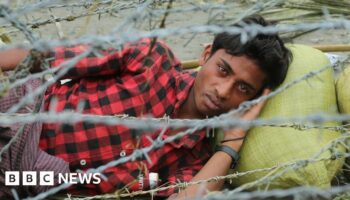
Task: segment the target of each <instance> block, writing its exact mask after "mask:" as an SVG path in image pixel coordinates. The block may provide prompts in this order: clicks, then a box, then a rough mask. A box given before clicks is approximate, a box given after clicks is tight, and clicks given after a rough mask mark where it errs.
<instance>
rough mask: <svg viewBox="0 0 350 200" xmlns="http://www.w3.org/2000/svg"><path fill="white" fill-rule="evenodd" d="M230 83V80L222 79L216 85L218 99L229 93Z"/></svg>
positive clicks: (223, 98)
mask: <svg viewBox="0 0 350 200" xmlns="http://www.w3.org/2000/svg"><path fill="white" fill-rule="evenodd" d="M231 85H232V84H231V83H230V81H222V82H221V83H220V84H218V85H217V87H216V91H217V97H218V98H219V99H220V100H226V99H228V98H229V96H230V95H231V92H232V91H231Z"/></svg>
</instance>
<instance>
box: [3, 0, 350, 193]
mask: <svg viewBox="0 0 350 200" xmlns="http://www.w3.org/2000/svg"><path fill="white" fill-rule="evenodd" d="M53 2H54V3H53ZM53 2H50V1H42V2H39V3H36V4H32V5H31V6H28V7H27V6H24V7H22V8H20V9H17V10H12V9H10V8H9V7H7V6H5V5H1V6H0V17H2V18H4V19H6V20H7V21H9V22H11V24H12V25H11V26H13V27H15V28H17V29H18V30H19V31H20V32H22V33H24V35H25V37H26V38H27V39H28V40H29V41H30V44H20V45H18V44H17V45H7V46H5V47H1V48H0V49H11V48H16V47H25V48H32V49H38V50H42V51H44V50H48V49H52V48H54V47H56V46H61V45H65V46H68V45H76V44H81V43H84V44H91V46H90V48H89V49H87V50H86V51H85V52H83V53H82V54H80V55H78V56H76V57H74V58H72V59H70V60H67V61H66V62H64V63H62V64H61V65H60V66H59V67H58V68H55V69H49V68H48V67H46V68H47V69H45V70H44V71H43V72H41V73H37V74H31V75H29V74H20V76H19V77H23V78H16V79H15V80H11V81H10V83H9V85H6V87H7V89H8V88H14V87H17V86H19V85H21V84H23V83H25V82H26V81H28V80H30V79H36V78H42V77H43V76H44V75H46V74H53V78H52V79H50V80H48V81H46V82H44V83H43V85H41V86H40V87H39V88H37V89H35V90H33V91H32V92H31V93H29V94H28V95H26V96H25V97H24V98H22V99H21V100H20V102H19V103H18V104H16V105H14V106H13V107H11V108H10V109H9V110H8V111H7V112H6V113H0V124H2V125H9V124H13V123H23V124H26V123H33V122H39V121H40V122H64V123H78V122H81V121H88V122H92V123H101V124H106V125H126V126H128V127H130V128H135V129H162V130H163V132H162V133H161V134H160V135H159V137H158V138H157V139H156V140H154V141H153V140H152V141H151V144H152V145H151V146H149V147H146V148H143V149H136V150H135V151H134V152H133V153H132V154H130V156H126V157H123V158H121V159H118V160H114V161H112V162H110V163H107V164H105V165H101V166H100V167H98V168H95V169H89V170H87V171H86V173H96V172H103V171H104V170H105V169H107V168H109V167H112V166H117V165H120V164H122V163H125V162H128V161H131V160H134V159H136V158H138V157H141V156H144V157H146V158H148V153H149V152H150V151H152V150H154V149H157V148H161V147H162V146H164V145H165V144H167V143H169V142H172V141H174V140H176V139H179V138H181V137H183V136H185V135H188V134H192V133H194V132H195V131H197V130H200V129H203V128H206V127H210V128H217V127H222V128H225V127H229V128H234V127H244V128H251V127H255V126H274V127H285V128H287V127H288V128H295V129H298V130H306V129H313V128H316V129H326V130H333V131H340V132H342V133H343V135H342V136H341V137H339V138H337V139H335V140H333V141H331V143H330V144H329V146H326V147H324V148H322V149H321V150H320V152H318V154H315V155H314V156H313V157H311V158H309V159H306V160H299V161H293V162H291V163H285V164H284V165H278V166H273V167H270V168H265V169H257V170H252V171H248V172H241V173H236V174H230V175H227V176H222V177H213V178H211V179H208V180H202V181H197V182H189V183H178V184H175V185H170V186H168V187H173V188H184V187H186V186H188V185H192V184H202V183H207V182H211V181H219V180H229V179H232V178H236V177H240V176H244V175H247V174H250V173H256V172H261V171H269V172H273V173H272V174H270V175H269V176H266V177H264V178H262V179H259V180H257V181H255V182H253V183H250V184H248V185H243V186H240V187H238V188H236V189H235V190H232V191H223V192H221V193H215V194H211V195H209V196H207V197H206V198H209V199H221V198H222V197H223V195H226V196H225V198H230V199H232V198H237V199H254V198H258V197H261V198H264V197H277V198H278V197H285V196H290V195H292V196H293V195H296V194H305V195H316V194H317V195H320V196H323V197H329V195H330V194H339V193H343V192H346V191H347V189H349V186H343V187H337V188H332V190H329V191H328V192H329V193H328V194H327V193H325V190H319V189H315V188H305V187H302V188H292V189H289V190H275V191H270V192H250V193H245V192H241V191H242V190H243V189H247V188H249V187H253V186H257V185H259V184H264V183H268V182H271V181H272V180H273V179H275V178H278V177H280V176H281V175H283V173H286V172H287V171H288V170H294V169H297V168H301V167H303V166H305V164H308V163H313V162H320V161H324V160H334V159H340V158H346V157H349V154H348V153H345V154H341V153H339V152H336V151H335V152H334V146H335V144H338V145H342V146H344V147H345V148H349V146H348V145H347V144H346V141H348V139H349V137H350V136H349V133H348V128H347V126H348V125H343V126H342V125H338V126H326V125H322V124H323V123H325V122H329V121H350V115H345V114H343V115H331V114H326V113H323V114H311V115H307V116H300V117H288V118H287V117H278V116H277V117H276V118H272V119H256V120H252V121H244V120H240V119H239V118H238V117H239V115H240V114H242V113H243V112H245V111H246V110H248V109H250V108H251V107H252V106H254V105H256V104H257V103H259V102H261V101H265V100H267V99H270V98H272V97H274V96H276V95H278V94H280V93H281V92H283V91H285V90H287V89H289V88H290V87H292V86H294V85H296V84H297V83H300V82H302V81H306V80H308V79H310V78H311V77H317V76H318V75H319V74H320V73H322V72H323V71H325V70H327V69H331V67H332V66H331V65H327V66H324V67H323V68H321V69H320V70H317V71H313V72H310V73H308V74H306V75H305V76H303V77H300V78H298V79H295V80H293V81H292V82H290V83H288V84H286V85H285V86H284V87H281V88H279V89H277V90H276V91H274V92H272V93H270V94H269V95H267V96H264V97H260V98H258V99H256V100H253V101H249V102H245V103H243V104H241V105H240V107H239V108H238V109H236V110H233V111H231V112H229V113H227V114H224V115H220V116H218V117H214V118H211V119H204V120H180V119H170V118H169V117H164V118H152V117H151V116H149V117H148V116H144V117H143V118H134V117H129V116H127V115H119V116H96V115H87V114H82V113H80V112H79V110H77V111H75V112H61V113H55V112H53V110H54V107H52V108H51V109H50V110H49V112H46V113H45V112H43V113H34V114H15V112H16V111H17V110H18V109H20V108H21V107H22V106H24V105H26V104H27V103H31V102H32V101H33V99H35V97H38V96H39V95H40V94H42V93H43V92H44V91H45V90H46V89H47V88H48V87H49V86H50V85H52V84H53V83H55V82H57V81H59V80H60V79H61V78H62V77H63V76H64V75H65V73H66V72H67V71H68V70H69V69H71V68H72V67H74V65H75V64H76V63H77V62H79V60H81V59H82V58H84V57H87V56H88V55H89V54H91V53H94V54H96V55H99V51H100V50H101V49H104V48H105V47H106V46H109V47H111V46H112V47H116V46H120V45H122V44H125V43H127V42H134V41H137V40H139V39H141V38H144V37H158V38H165V37H169V36H174V35H184V34H187V33H191V34H196V33H221V32H229V33H236V34H241V39H242V42H246V41H248V40H249V38H251V37H254V36H255V35H257V34H258V33H265V34H270V33H283V32H291V31H296V30H313V29H340V28H341V29H346V30H350V21H349V20H347V19H345V18H330V17H328V18H326V19H325V20H323V21H321V22H315V23H298V24H292V25H288V26H277V27H276V26H268V27H261V26H257V25H245V26H243V27H242V28H237V27H228V26H224V25H214V24H211V25H210V24H209V25H195V26H187V27H177V28H164V29H154V30H150V31H142V30H135V29H134V28H133V27H132V24H133V23H134V22H135V21H138V20H140V21H142V20H145V18H152V17H153V18H154V17H158V16H160V15H162V14H164V13H165V12H169V13H183V12H194V11H203V10H204V11H208V10H215V9H217V10H225V9H227V8H225V7H224V6H221V5H217V4H206V5H204V6H197V5H193V6H192V7H184V8H174V9H169V10H164V9H163V10H162V9H159V10H150V9H148V6H149V5H150V4H151V3H153V1H140V2H139V3H138V4H137V3H136V2H133V3H126V2H122V3H120V2H117V3H116V2H115V1H100V2H97V3H96V2H95V1H89V2H85V3H84V2H78V3H71V4H67V5H64V3H66V1H63V0H61V1H53ZM279 2H282V1H268V2H266V3H265V4H262V5H263V6H262V7H257V9H259V10H264V9H265V8H270V7H273V6H275V5H277V4H278V3H279ZM118 3H120V4H118ZM123 3H125V4H123ZM121 4H122V5H121ZM92 5H97V6H100V5H107V7H103V8H101V7H98V9H96V10H95V11H93V12H85V13H80V14H77V15H74V16H73V15H72V16H73V17H72V16H68V17H55V18H54V19H48V20H43V21H40V22H39V21H37V22H23V21H22V20H20V19H19V17H20V16H23V15H26V14H28V13H30V12H33V11H37V10H39V9H47V8H65V7H69V6H70V7H84V8H86V9H87V8H89V7H91V6H92ZM123 6H124V7H123ZM131 8H136V9H138V10H137V11H138V13H134V14H132V15H130V16H129V17H128V18H126V19H125V20H123V22H122V23H121V25H120V26H117V28H115V29H114V30H112V31H111V33H109V34H106V35H99V36H83V37H79V38H76V39H72V40H67V39H66V40H50V41H48V40H39V39H38V38H37V36H36V35H35V33H33V31H32V30H30V27H31V28H33V27H39V26H42V25H45V24H50V23H54V22H62V21H67V20H68V21H69V20H70V19H71V20H75V19H77V18H83V17H86V16H90V15H99V14H104V13H108V12H112V11H113V10H121V9H131ZM15 11H16V12H15ZM252 12H256V10H253V11H252ZM243 16H245V15H244V14H243V15H242V16H239V17H238V18H242V17H243ZM1 27H4V28H7V27H9V26H8V25H4V26H1ZM123 29H126V31H122V30H123ZM118 33H120V35H117V36H116V34H118ZM28 67H29V66H28ZM22 73H23V72H22ZM6 84H8V82H6ZM3 87H5V86H4V85H3V82H1V83H0V88H3ZM51 104H52V105H54V102H52V103H51ZM67 116H69V117H67ZM67 119H69V120H68V121H67ZM140 122H143V123H140ZM306 122H311V123H314V124H306ZM179 127H187V128H189V129H188V130H186V131H183V132H179V133H177V134H176V135H173V136H171V137H168V138H166V139H164V140H163V139H162V137H161V136H162V134H163V133H164V131H165V130H166V129H167V128H179ZM16 137H18V135H17V134H16V135H15V136H14V137H13V138H12V139H11V141H10V142H9V143H8V144H9V146H10V145H11V143H12V142H13V141H15V140H16ZM150 140H151V139H150ZM6 149H7V148H3V149H2V150H1V151H0V156H1V154H2V153H3V152H4V151H6ZM331 149H333V153H332V154H331V156H330V157H327V158H324V157H321V158H320V157H319V156H320V155H321V153H322V152H325V151H329V150H331ZM282 166H283V167H282ZM278 169H285V170H282V171H279V173H275V172H276V170H278ZM274 173H275V174H274ZM69 186H70V185H69V184H62V185H59V186H57V187H55V188H52V189H50V190H49V191H47V192H43V193H41V194H38V195H37V196H35V197H29V198H27V199H44V198H46V197H48V196H50V195H52V194H55V193H57V192H59V191H61V190H62V189H65V188H68V187H69ZM168 187H163V188H157V189H155V190H150V191H142V192H139V193H138V192H135V193H130V194H120V196H117V197H127V196H133V195H139V194H154V193H155V192H157V191H162V190H166V189H169V188H168ZM233 194H234V195H233ZM123 195H125V196H123ZM104 197H106V195H103V196H101V198H104ZM107 197H108V196H107ZM111 197H116V196H111ZM93 198H99V196H94V197H90V198H86V199H93Z"/></svg>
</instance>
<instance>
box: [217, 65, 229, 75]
mask: <svg viewBox="0 0 350 200" xmlns="http://www.w3.org/2000/svg"><path fill="white" fill-rule="evenodd" d="M218 67H219V70H220V72H221V73H223V74H225V75H227V73H228V72H227V70H226V69H225V68H224V67H223V66H221V65H219V66H218Z"/></svg>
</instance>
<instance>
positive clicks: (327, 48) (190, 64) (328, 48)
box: [182, 44, 350, 69]
mask: <svg viewBox="0 0 350 200" xmlns="http://www.w3.org/2000/svg"><path fill="white" fill-rule="evenodd" d="M311 47H313V48H315V49H318V50H320V51H323V52H344V51H350V44H329V45H311ZM182 66H183V68H184V69H193V68H196V67H198V66H199V64H198V60H186V61H184V62H182Z"/></svg>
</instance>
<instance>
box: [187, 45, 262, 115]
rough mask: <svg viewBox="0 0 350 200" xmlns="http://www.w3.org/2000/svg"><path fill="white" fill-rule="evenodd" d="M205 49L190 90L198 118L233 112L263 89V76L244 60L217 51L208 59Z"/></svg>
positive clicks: (223, 51)
mask: <svg viewBox="0 0 350 200" xmlns="http://www.w3.org/2000/svg"><path fill="white" fill-rule="evenodd" d="M210 51H211V46H208V47H206V49H205V50H204V52H203V53H202V56H201V58H200V61H199V64H200V65H201V66H202V69H201V70H200V71H199V72H198V74H197V77H196V80H195V83H194V86H193V94H192V95H193V98H194V104H195V105H194V106H195V107H196V109H197V112H199V113H200V114H201V115H202V116H215V115H219V114H222V113H224V112H228V111H229V110H231V109H233V108H237V107H238V106H239V104H240V103H242V102H243V101H246V100H250V99H252V98H254V97H255V96H256V95H257V94H258V92H260V91H261V90H262V89H263V85H264V81H265V78H266V75H265V73H264V72H263V71H262V70H261V69H260V68H259V67H258V65H257V64H256V63H255V62H254V61H253V60H251V59H250V58H248V57H246V56H238V57H237V56H232V55H230V54H228V53H226V52H225V50H224V49H219V50H218V51H216V52H215V53H214V54H213V55H211V56H210Z"/></svg>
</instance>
